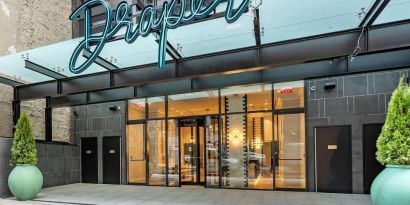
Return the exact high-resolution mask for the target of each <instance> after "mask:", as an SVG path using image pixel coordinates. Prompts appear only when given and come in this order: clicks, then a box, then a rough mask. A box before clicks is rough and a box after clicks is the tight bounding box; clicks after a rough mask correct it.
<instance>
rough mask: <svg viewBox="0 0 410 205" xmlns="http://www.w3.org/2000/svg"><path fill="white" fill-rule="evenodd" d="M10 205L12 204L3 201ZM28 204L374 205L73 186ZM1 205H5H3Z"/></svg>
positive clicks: (340, 197)
mask: <svg viewBox="0 0 410 205" xmlns="http://www.w3.org/2000/svg"><path fill="white" fill-rule="evenodd" d="M3 202H5V204H6V205H7V203H8V202H10V201H3ZM13 203H15V204H16V205H20V204H21V205H25V204H30V203H31V204H53V205H54V204H60V205H61V204H82V205H127V204H129V205H138V204H153V205H155V204H158V205H160V204H175V205H184V204H187V205H188V204H189V205H193V204H195V205H200V204H203V205H205V204H212V205H218V204H221V205H225V204H226V205H259V204H263V205H330V204H332V205H371V204H372V203H371V201H370V196H369V195H357V194H328V193H310V192H281V191H252V190H229V189H205V188H201V187H196V186H189V187H182V188H178V187H177V188H170V187H168V188H166V187H153V186H131V185H107V184H71V185H66V186H59V187H52V188H47V189H44V190H43V191H42V192H41V193H40V194H39V196H38V197H37V198H36V199H35V200H34V201H30V202H27V203H21V202H12V203H10V204H11V205H14V204H13ZM0 204H1V205H3V203H1V202H0Z"/></svg>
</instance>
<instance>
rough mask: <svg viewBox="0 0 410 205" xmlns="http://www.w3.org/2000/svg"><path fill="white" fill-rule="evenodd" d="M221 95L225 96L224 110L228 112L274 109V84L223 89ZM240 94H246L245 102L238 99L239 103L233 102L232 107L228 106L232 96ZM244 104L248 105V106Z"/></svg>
mask: <svg viewBox="0 0 410 205" xmlns="http://www.w3.org/2000/svg"><path fill="white" fill-rule="evenodd" d="M221 95H222V96H224V97H225V98H224V101H225V103H224V105H223V106H224V107H222V112H225V111H226V112H228V113H234V112H245V111H265V110H271V109H272V84H265V85H253V86H244V87H235V88H228V89H223V90H221ZM239 95H244V96H245V99H244V101H243V102H239V101H236V102H237V103H236V104H232V106H231V107H230V108H229V107H226V104H227V103H229V102H228V101H229V99H230V98H233V96H239ZM224 101H222V102H224ZM245 102H246V103H245ZM244 105H246V107H245V106H244ZM241 110H243V111H241Z"/></svg>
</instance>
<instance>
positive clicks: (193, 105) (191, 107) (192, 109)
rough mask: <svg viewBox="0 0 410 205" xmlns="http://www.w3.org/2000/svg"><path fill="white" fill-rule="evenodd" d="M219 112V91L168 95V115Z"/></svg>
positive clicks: (195, 114) (179, 115)
mask: <svg viewBox="0 0 410 205" xmlns="http://www.w3.org/2000/svg"><path fill="white" fill-rule="evenodd" d="M212 114H218V91H206V92H196V93H187V94H179V95H170V96H168V116H169V117H184V116H199V115H212Z"/></svg>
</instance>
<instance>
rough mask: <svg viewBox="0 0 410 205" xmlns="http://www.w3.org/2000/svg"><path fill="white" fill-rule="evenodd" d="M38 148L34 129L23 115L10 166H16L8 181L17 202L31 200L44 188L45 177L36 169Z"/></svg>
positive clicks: (18, 123) (18, 124)
mask: <svg viewBox="0 0 410 205" xmlns="http://www.w3.org/2000/svg"><path fill="white" fill-rule="evenodd" d="M37 161H38V159H37V148H36V142H35V140H34V135H33V128H32V126H31V123H30V120H29V118H28V117H27V115H26V113H24V112H23V113H22V115H21V116H20V118H19V120H18V122H17V125H16V131H15V133H14V139H13V145H12V147H11V160H10V164H11V165H12V166H15V167H14V169H13V171H11V173H10V175H9V179H8V185H9V189H10V191H11V193H12V194H13V195H14V196H15V197H16V199H17V200H20V201H23V200H31V199H33V198H34V197H36V196H37V194H38V193H39V192H40V191H41V187H42V186H43V175H42V174H41V172H40V170H39V169H38V168H37V167H36V165H37Z"/></svg>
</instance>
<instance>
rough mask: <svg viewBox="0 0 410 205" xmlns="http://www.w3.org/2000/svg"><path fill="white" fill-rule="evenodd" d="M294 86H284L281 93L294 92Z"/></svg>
mask: <svg viewBox="0 0 410 205" xmlns="http://www.w3.org/2000/svg"><path fill="white" fill-rule="evenodd" d="M292 92H293V88H292V87H283V88H281V89H280V94H284V95H286V94H292Z"/></svg>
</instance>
